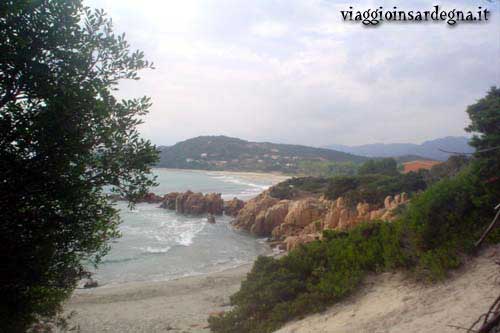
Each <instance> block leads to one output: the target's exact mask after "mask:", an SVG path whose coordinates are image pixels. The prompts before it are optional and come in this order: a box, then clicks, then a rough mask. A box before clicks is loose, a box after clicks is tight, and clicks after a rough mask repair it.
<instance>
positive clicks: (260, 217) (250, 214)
mask: <svg viewBox="0 0 500 333" xmlns="http://www.w3.org/2000/svg"><path fill="white" fill-rule="evenodd" d="M278 202H279V200H278V199H276V198H273V197H271V195H269V192H268V191H264V192H262V193H261V194H259V195H258V196H257V197H255V198H253V199H251V200H249V201H248V202H247V203H246V204H245V207H243V208H242V209H241V210H240V212H239V213H238V216H237V217H236V220H235V221H234V222H233V225H234V226H235V227H236V228H238V229H243V230H247V231H249V232H252V233H253V234H255V235H259V236H260V235H263V234H262V233H261V231H262V230H268V228H266V227H264V224H265V214H266V212H267V210H268V209H269V208H271V207H272V206H274V205H275V204H277V203H278ZM255 224H257V226H254V225H255Z"/></svg>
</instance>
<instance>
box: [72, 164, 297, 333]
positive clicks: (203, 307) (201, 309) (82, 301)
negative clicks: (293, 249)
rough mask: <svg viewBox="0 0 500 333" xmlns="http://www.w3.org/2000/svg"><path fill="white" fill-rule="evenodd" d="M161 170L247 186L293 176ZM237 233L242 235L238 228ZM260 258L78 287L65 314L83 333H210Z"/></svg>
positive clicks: (271, 253) (266, 252) (269, 251)
mask: <svg viewBox="0 0 500 333" xmlns="http://www.w3.org/2000/svg"><path fill="white" fill-rule="evenodd" d="M155 169H158V170H171V171H182V172H193V173H204V174H207V173H209V174H213V175H226V176H234V177H237V178H239V179H241V180H243V181H247V182H259V181H260V182H262V181H267V182H268V183H270V184H271V186H272V185H274V184H276V183H279V182H281V181H284V180H286V179H288V178H290V176H286V175H283V174H276V173H260V172H234V171H212V170H191V169H170V168H154V169H153V170H155ZM259 193H260V192H259ZM232 232H241V231H240V230H238V229H234V228H233V231H232ZM255 241H256V242H260V243H262V244H263V246H264V247H265V250H264V252H263V253H262V254H261V255H263V256H276V255H278V254H277V253H276V252H274V251H273V249H272V248H271V247H270V245H269V244H268V242H261V241H260V240H259V238H255ZM256 258H257V257H255V258H254V259H253V260H252V261H250V262H246V263H241V264H238V265H236V266H235V267H225V268H219V270H217V269H215V270H214V271H212V272H204V273H194V274H192V275H187V276H180V277H176V278H171V279H168V280H157V281H154V280H152V281H151V280H149V281H128V282H121V283H120V282H117V283H108V284H103V285H100V286H98V287H96V288H88V289H85V288H78V289H76V290H75V291H74V293H73V295H72V296H71V297H70V298H69V299H68V301H67V302H66V303H65V304H64V307H63V308H64V314H65V315H69V314H72V313H74V314H73V315H72V316H71V317H70V319H69V323H70V326H69V327H77V328H79V331H80V332H89V333H90V332H165V331H167V332H209V329H208V322H207V319H208V317H209V315H210V314H211V313H212V314H213V313H219V312H221V311H227V310H229V309H230V305H229V303H230V302H229V297H230V296H231V295H232V294H234V293H235V292H236V291H238V290H239V288H240V284H241V282H242V281H243V280H244V279H245V278H246V275H247V273H248V272H249V271H250V270H251V268H252V267H253V263H254V261H255V259H256Z"/></svg>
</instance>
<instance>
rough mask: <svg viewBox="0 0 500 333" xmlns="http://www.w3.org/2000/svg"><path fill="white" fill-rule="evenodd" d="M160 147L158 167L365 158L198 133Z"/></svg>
mask: <svg viewBox="0 0 500 333" xmlns="http://www.w3.org/2000/svg"><path fill="white" fill-rule="evenodd" d="M159 148H160V151H161V153H160V162H159V164H158V166H159V167H165V168H179V169H203V170H235V171H280V172H298V171H299V170H300V167H301V165H302V164H304V163H308V162H311V161H312V162H338V163H360V162H363V161H365V160H366V159H367V158H366V157H362V156H356V155H352V154H349V153H343V152H339V151H336V150H331V149H325V148H313V147H306V146H299V145H288V144H276V143H269V142H249V141H245V140H241V139H237V138H230V137H227V136H200V137H196V138H193V139H189V140H186V141H182V142H179V143H177V144H175V145H173V146H170V147H159Z"/></svg>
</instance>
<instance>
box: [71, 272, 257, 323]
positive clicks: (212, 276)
mask: <svg viewBox="0 0 500 333" xmlns="http://www.w3.org/2000/svg"><path fill="white" fill-rule="evenodd" d="M252 265H253V263H248V264H243V265H241V266H238V267H235V268H231V269H227V270H224V271H221V272H216V273H208V274H204V275H196V276H189V277H183V278H178V279H174V280H169V281H161V282H131V283H127V284H120V285H112V286H107V287H98V288H93V289H77V290H76V291H75V292H74V294H73V295H72V297H71V298H70V299H69V300H68V301H67V302H66V304H65V306H64V309H65V314H70V313H72V312H75V313H74V315H73V316H72V317H71V319H70V321H69V322H70V327H73V326H77V327H79V329H80V332H89V333H90V332H116V333H118V332H165V331H168V332H209V329H208V322H207V318H208V316H209V315H210V313H217V312H220V311H227V310H229V309H230V306H229V296H231V295H232V294H234V293H235V292H236V291H238V289H239V288H240V284H241V281H242V280H243V279H244V278H245V277H246V274H247V273H248V272H249V271H250V269H251V268H252Z"/></svg>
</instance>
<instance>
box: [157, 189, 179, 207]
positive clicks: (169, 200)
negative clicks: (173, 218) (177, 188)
mask: <svg viewBox="0 0 500 333" xmlns="http://www.w3.org/2000/svg"><path fill="white" fill-rule="evenodd" d="M178 195H179V192H170V193H167V194H165V195H164V196H163V201H162V203H161V205H160V208H165V209H170V210H175V200H176V199H177V196H178Z"/></svg>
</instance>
